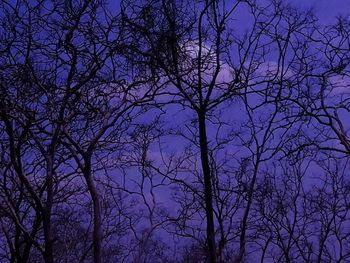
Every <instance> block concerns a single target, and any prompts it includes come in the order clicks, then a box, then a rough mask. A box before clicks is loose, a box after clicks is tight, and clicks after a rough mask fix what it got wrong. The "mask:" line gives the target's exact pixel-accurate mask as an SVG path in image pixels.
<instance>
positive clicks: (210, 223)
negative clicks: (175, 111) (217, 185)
mask: <svg viewBox="0 0 350 263" xmlns="http://www.w3.org/2000/svg"><path fill="white" fill-rule="evenodd" d="M198 119H199V141H200V152H201V162H202V170H203V176H204V197H205V213H206V217H207V243H208V255H209V259H210V263H216V245H215V228H214V213H213V192H212V183H211V172H210V166H209V157H208V154H209V153H208V140H207V131H206V123H205V114H202V113H200V114H198Z"/></svg>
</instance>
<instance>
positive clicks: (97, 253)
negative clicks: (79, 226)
mask: <svg viewBox="0 0 350 263" xmlns="http://www.w3.org/2000/svg"><path fill="white" fill-rule="evenodd" d="M84 176H85V180H86V183H87V186H88V190H89V193H90V196H91V199H92V205H93V210H94V211H93V214H94V217H93V221H94V232H93V248H94V263H101V262H102V252H101V243H102V220H101V205H100V198H99V195H98V193H97V189H96V186H95V183H94V180H93V178H92V174H91V158H90V157H86V158H85V169H84Z"/></svg>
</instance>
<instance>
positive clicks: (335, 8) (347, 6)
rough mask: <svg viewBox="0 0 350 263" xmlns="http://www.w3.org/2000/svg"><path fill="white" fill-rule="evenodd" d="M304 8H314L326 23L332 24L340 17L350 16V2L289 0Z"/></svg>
mask: <svg viewBox="0 0 350 263" xmlns="http://www.w3.org/2000/svg"><path fill="white" fill-rule="evenodd" d="M288 2H290V3H292V4H295V5H297V6H300V7H304V8H313V9H314V10H315V12H316V15H317V16H318V17H319V18H320V19H321V20H322V21H324V22H330V21H331V20H332V19H333V18H334V17H336V16H338V15H349V10H350V0H288Z"/></svg>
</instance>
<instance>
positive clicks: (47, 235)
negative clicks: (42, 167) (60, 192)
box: [43, 156, 53, 263]
mask: <svg viewBox="0 0 350 263" xmlns="http://www.w3.org/2000/svg"><path fill="white" fill-rule="evenodd" d="M46 161H47V165H46V168H47V177H46V186H47V191H46V192H47V197H46V203H45V207H44V209H43V229H44V239H45V253H44V259H45V263H53V250H52V237H51V210H52V200H53V192H52V180H53V161H52V158H51V156H49V157H48V158H47V160H46Z"/></svg>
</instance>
